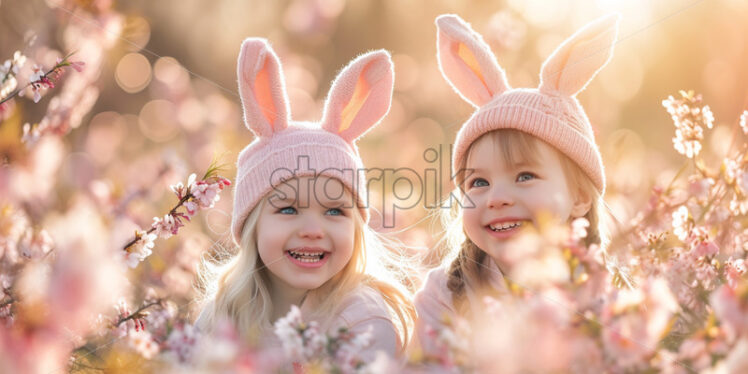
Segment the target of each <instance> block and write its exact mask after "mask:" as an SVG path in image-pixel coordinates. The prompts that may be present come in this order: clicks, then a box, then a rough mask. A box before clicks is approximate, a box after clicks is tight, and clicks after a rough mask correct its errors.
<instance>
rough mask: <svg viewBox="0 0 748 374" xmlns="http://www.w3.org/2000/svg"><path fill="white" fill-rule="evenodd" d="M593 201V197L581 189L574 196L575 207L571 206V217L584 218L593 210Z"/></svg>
mask: <svg viewBox="0 0 748 374" xmlns="http://www.w3.org/2000/svg"><path fill="white" fill-rule="evenodd" d="M592 199H593V196H590V194H589V193H587V192H585V191H582V189H581V188H579V189H578V191H577V193H576V194H575V196H574V205H572V206H571V216H572V217H573V218H579V217H584V216H585V215H586V214H587V212H589V211H590V209H592Z"/></svg>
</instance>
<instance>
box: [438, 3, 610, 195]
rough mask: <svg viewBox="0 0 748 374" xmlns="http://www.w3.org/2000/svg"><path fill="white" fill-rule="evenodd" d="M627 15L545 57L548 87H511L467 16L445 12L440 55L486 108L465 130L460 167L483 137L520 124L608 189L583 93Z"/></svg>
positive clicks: (455, 82) (458, 149)
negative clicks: (472, 146)
mask: <svg viewBox="0 0 748 374" xmlns="http://www.w3.org/2000/svg"><path fill="white" fill-rule="evenodd" d="M619 19H620V16H619V15H617V14H612V15H608V16H604V17H601V18H599V19H597V20H595V21H592V22H590V23H589V24H587V25H586V26H584V27H582V28H581V29H580V30H579V31H577V32H576V33H575V34H574V35H572V36H571V37H569V38H568V39H567V40H566V41H564V42H563V43H562V44H561V45H560V46H559V47H558V48H557V49H556V50H555V51H554V52H553V53H552V54H551V55H550V56H549V57H548V59H547V60H546V61H545V63H543V67H542V68H541V74H540V79H541V80H540V86H539V87H538V88H537V89H529V88H511V87H510V86H509V84H508V83H507V79H506V75H505V74H504V70H503V69H502V68H501V67H500V66H499V65H498V63H497V62H496V57H495V56H494V54H493V52H491V49H490V48H489V47H488V45H487V44H486V43H485V42H484V41H483V38H482V37H481V36H480V35H479V34H478V33H476V32H475V31H473V29H471V28H470V25H469V24H467V23H466V22H465V21H463V20H462V19H461V18H460V17H459V16H456V15H453V14H445V15H441V16H439V17H437V18H436V26H437V50H438V55H437V56H438V60H439V67H440V68H441V71H442V75H444V77H445V78H446V79H447V81H448V82H449V83H450V85H451V86H452V88H454V90H455V91H457V93H458V94H460V96H462V98H463V99H465V100H466V101H468V102H469V103H471V104H472V105H473V106H475V107H476V108H478V109H477V110H476V112H475V113H474V114H473V115H472V117H470V119H468V120H467V122H465V124H463V125H462V128H461V129H460V131H459V132H458V134H457V139H456V140H455V145H454V153H453V155H452V165H453V168H455V169H456V168H457V167H458V165H459V164H460V162H461V161H462V158H463V157H465V153H466V152H467V150H468V149H469V148H470V145H471V144H472V143H473V142H474V141H475V140H477V139H478V138H479V137H480V136H481V135H483V134H485V133H487V132H489V131H493V130H498V129H515V130H519V131H523V132H525V133H528V134H530V135H533V136H535V137H537V138H539V139H541V140H543V141H545V142H546V143H548V144H551V145H552V146H554V147H555V148H556V149H558V150H559V151H561V152H562V153H563V154H565V155H567V156H568V157H569V158H570V159H571V160H572V161H574V162H575V163H576V164H577V165H579V166H580V167H581V168H582V170H583V171H584V172H585V173H586V174H587V176H588V177H589V178H590V179H591V180H592V182H593V183H594V185H595V187H596V188H597V189H598V191H599V192H600V194H603V193H604V192H605V172H604V170H603V162H602V158H601V157H600V151H599V150H598V148H597V145H596V144H595V137H594V133H593V131H592V125H591V124H590V121H589V119H588V118H587V115H586V114H585V112H584V109H582V106H581V105H580V104H579V101H577V99H576V95H577V94H578V93H579V92H580V91H582V90H583V89H584V88H585V87H586V86H587V84H588V83H589V82H590V80H592V78H593V77H594V76H595V75H596V74H597V72H598V71H600V69H602V68H603V66H605V64H607V63H608V61H609V60H610V58H611V56H612V54H613V44H614V43H615V40H616V35H617V33H618V22H619ZM453 171H455V172H456V170H453Z"/></svg>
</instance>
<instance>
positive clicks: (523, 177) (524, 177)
mask: <svg viewBox="0 0 748 374" xmlns="http://www.w3.org/2000/svg"><path fill="white" fill-rule="evenodd" d="M537 177H538V176H537V175H535V174H533V173H530V172H528V171H524V172H522V173H519V174H518V175H517V182H527V181H529V180H532V179H535V178H537Z"/></svg>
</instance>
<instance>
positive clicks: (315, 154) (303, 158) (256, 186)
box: [231, 38, 394, 242]
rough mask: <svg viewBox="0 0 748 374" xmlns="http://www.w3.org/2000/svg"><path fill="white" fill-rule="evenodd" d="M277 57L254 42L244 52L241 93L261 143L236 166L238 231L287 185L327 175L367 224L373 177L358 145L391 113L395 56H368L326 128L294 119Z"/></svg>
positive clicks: (331, 103)
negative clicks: (367, 172) (367, 174)
mask: <svg viewBox="0 0 748 374" xmlns="http://www.w3.org/2000/svg"><path fill="white" fill-rule="evenodd" d="M281 69H282V68H281V64H280V61H279V60H278V57H277V56H276V55H275V53H274V52H273V49H272V48H271V47H270V45H269V44H268V43H267V41H266V40H264V39H258V38H248V39H246V40H245V41H244V43H243V44H242V48H241V52H240V53H239V62H238V76H239V93H240V95H241V99H242V104H243V106H244V122H245V124H246V125H247V127H248V128H249V129H250V130H251V131H252V132H253V133H254V134H255V136H256V138H255V140H254V141H253V142H252V143H251V144H249V145H248V146H247V147H245V148H244V150H242V151H241V153H239V158H238V160H237V163H236V169H237V171H236V186H235V188H234V213H233V217H232V222H231V230H232V234H233V236H234V239H235V240H236V241H237V242H238V241H239V240H240V238H241V232H242V228H243V226H244V221H245V220H246V219H247V216H248V215H249V212H250V211H251V210H252V209H253V208H254V207H255V205H257V203H258V202H259V201H260V200H261V199H262V198H263V197H264V196H265V195H266V194H267V193H268V192H270V191H271V190H273V188H275V187H277V186H278V185H279V184H281V183H282V182H283V181H284V180H287V179H290V178H293V177H301V176H319V175H325V176H328V177H331V178H336V179H339V180H340V181H341V182H342V183H343V184H344V185H345V186H346V187H347V188H348V189H350V191H351V192H352V194H353V197H354V200H355V203H356V206H357V207H358V208H359V209H360V211H361V214H362V215H363V217H364V219H365V220H367V221H368V218H369V213H368V209H367V205H368V201H367V197H366V179H365V177H363V176H361V175H360V174H361V173H359V171H360V170H362V169H363V164H362V162H361V158H360V157H359V154H358V148H357V147H356V139H358V138H359V137H361V135H363V134H364V133H366V132H367V131H368V130H369V129H371V128H372V127H374V126H376V125H377V124H378V123H379V121H380V120H381V119H382V117H384V116H385V115H386V114H387V112H388V111H389V109H390V102H391V100H392V87H393V81H394V73H393V70H392V61H391V59H390V55H389V53H387V52H386V51H384V50H379V51H374V52H369V53H366V54H363V55H361V56H359V57H358V58H356V59H355V60H353V61H352V62H351V63H349V64H348V66H346V67H345V68H344V69H343V70H342V71H341V72H340V73H339V74H338V77H337V78H336V79H335V81H334V82H333V84H332V87H331V88H330V93H329V94H328V96H327V101H326V102H325V109H324V110H325V111H324V115H323V117H322V121H321V122H320V123H313V122H297V121H292V120H291V116H290V113H289V108H288V97H287V95H286V88H285V83H284V81H283V73H282V70H281Z"/></svg>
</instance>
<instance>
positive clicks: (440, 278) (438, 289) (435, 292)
mask: <svg viewBox="0 0 748 374" xmlns="http://www.w3.org/2000/svg"><path fill="white" fill-rule="evenodd" d="M448 280H449V273H448V268H447V267H446V266H439V267H437V268H434V269H431V270H430V271H429V272H428V274H427V275H426V280H425V281H424V282H423V287H422V288H421V289H420V290H419V291H418V292H417V293H416V295H415V298H414V300H413V301H414V304H415V306H416V310H418V311H419V314H421V312H422V310H419V309H423V308H424V307H427V306H430V307H435V306H440V307H442V308H443V309H449V310H451V309H453V308H452V292H451V291H450V290H449V288H447V281H448Z"/></svg>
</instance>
